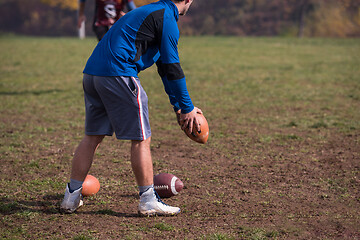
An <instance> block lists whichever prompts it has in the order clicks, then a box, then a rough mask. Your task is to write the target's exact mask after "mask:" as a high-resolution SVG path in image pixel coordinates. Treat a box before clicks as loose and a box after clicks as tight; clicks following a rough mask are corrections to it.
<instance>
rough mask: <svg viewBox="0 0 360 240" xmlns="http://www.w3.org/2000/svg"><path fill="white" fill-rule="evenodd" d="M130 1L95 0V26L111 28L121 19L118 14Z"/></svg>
mask: <svg viewBox="0 0 360 240" xmlns="http://www.w3.org/2000/svg"><path fill="white" fill-rule="evenodd" d="M131 1H132V0H96V7H95V19H94V22H95V26H112V25H113V24H114V23H115V22H116V21H117V20H119V18H120V17H121V14H120V12H121V11H122V10H123V9H124V6H125V4H127V2H131Z"/></svg>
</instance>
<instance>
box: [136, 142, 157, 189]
mask: <svg viewBox="0 0 360 240" xmlns="http://www.w3.org/2000/svg"><path fill="white" fill-rule="evenodd" d="M150 141H151V137H149V138H147V139H146V140H144V141H136V140H133V141H131V167H132V169H133V172H134V174H135V178H136V182H137V184H138V186H149V185H152V184H153V177H154V174H153V163H152V158H151V153H150Z"/></svg>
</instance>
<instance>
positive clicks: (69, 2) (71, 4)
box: [41, 0, 78, 10]
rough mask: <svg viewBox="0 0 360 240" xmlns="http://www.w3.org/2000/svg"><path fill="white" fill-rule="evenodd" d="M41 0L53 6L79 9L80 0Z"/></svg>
mask: <svg viewBox="0 0 360 240" xmlns="http://www.w3.org/2000/svg"><path fill="white" fill-rule="evenodd" d="M41 2H43V3H45V4H48V5H50V6H52V7H57V6H59V7H60V8H63V9H70V10H77V9H78V0H41Z"/></svg>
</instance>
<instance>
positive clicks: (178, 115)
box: [175, 109, 181, 126]
mask: <svg viewBox="0 0 360 240" xmlns="http://www.w3.org/2000/svg"><path fill="white" fill-rule="evenodd" d="M175 114H176V120H177V122H178V124H179V126H181V124H180V114H181V109H179V110H177V111H176V112H175Z"/></svg>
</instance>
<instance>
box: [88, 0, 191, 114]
mask: <svg viewBox="0 0 360 240" xmlns="http://www.w3.org/2000/svg"><path fill="white" fill-rule="evenodd" d="M178 18H179V12H178V9H177V7H176V5H175V4H174V3H173V2H172V1H171V0H160V1H158V2H156V3H152V4H149V5H145V6H142V7H140V8H137V9H135V10H133V11H131V12H129V13H127V14H126V15H125V16H123V17H122V18H120V19H119V20H118V21H117V22H116V23H115V24H114V25H113V26H112V27H111V28H110V30H109V31H108V32H107V34H106V35H105V36H104V38H103V39H102V40H101V41H100V42H99V43H98V45H97V46H96V48H95V49H94V51H93V53H92V55H91V56H90V58H89V59H88V62H87V64H86V66H85V69H84V73H87V74H90V75H97V76H133V77H137V75H138V73H139V72H140V71H142V70H144V69H146V68H148V67H150V66H152V65H153V64H154V63H155V62H156V64H157V66H158V72H159V74H160V76H161V78H162V81H163V84H164V87H165V91H166V93H167V94H168V96H169V99H170V102H171V104H172V105H173V106H174V109H175V110H178V109H181V111H182V113H188V112H191V111H192V110H193V109H194V106H193V104H192V101H191V99H190V96H189V93H188V91H187V87H186V81H185V76H184V73H183V70H182V68H181V66H180V60H179V54H178V48H177V45H178V40H179V36H180V34H179V29H178V26H177V20H178Z"/></svg>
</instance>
